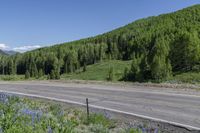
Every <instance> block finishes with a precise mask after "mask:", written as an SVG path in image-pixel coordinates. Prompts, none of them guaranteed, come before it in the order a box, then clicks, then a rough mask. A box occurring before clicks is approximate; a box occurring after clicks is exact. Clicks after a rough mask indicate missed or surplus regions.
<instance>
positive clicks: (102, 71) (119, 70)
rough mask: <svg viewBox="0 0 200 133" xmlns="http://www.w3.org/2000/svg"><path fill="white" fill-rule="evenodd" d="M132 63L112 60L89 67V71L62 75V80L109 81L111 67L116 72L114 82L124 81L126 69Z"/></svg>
mask: <svg viewBox="0 0 200 133" xmlns="http://www.w3.org/2000/svg"><path fill="white" fill-rule="evenodd" d="M130 65H131V61H120V60H111V61H102V62H100V63H96V64H94V65H88V66H87V71H85V72H82V69H81V70H78V71H76V72H75V73H68V74H64V75H61V79H80V80H103V81H107V78H108V72H109V70H110V66H112V67H113V69H114V70H115V72H114V78H113V81H118V80H121V79H122V76H123V72H124V69H125V67H130Z"/></svg>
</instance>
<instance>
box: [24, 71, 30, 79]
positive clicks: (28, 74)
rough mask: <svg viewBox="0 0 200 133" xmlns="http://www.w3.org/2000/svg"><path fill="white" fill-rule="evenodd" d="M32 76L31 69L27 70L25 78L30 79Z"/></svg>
mask: <svg viewBox="0 0 200 133" xmlns="http://www.w3.org/2000/svg"><path fill="white" fill-rule="evenodd" d="M29 78H30V73H29V71H28V70H27V71H26V73H25V79H29Z"/></svg>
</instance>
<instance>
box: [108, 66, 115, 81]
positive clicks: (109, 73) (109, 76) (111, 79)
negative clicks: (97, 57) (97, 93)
mask: <svg viewBox="0 0 200 133" xmlns="http://www.w3.org/2000/svg"><path fill="white" fill-rule="evenodd" d="M107 80H108V81H113V80H114V68H113V67H110V69H109V72H108V78H107Z"/></svg>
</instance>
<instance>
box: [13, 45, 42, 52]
mask: <svg viewBox="0 0 200 133" xmlns="http://www.w3.org/2000/svg"><path fill="white" fill-rule="evenodd" d="M37 48H41V46H40V45H28V46H20V47H16V48H13V50H14V51H18V52H26V51H29V50H33V49H37Z"/></svg>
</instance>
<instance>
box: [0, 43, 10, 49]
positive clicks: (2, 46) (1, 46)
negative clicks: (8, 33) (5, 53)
mask: <svg viewBox="0 0 200 133" xmlns="http://www.w3.org/2000/svg"><path fill="white" fill-rule="evenodd" d="M7 48H9V47H8V46H7V45H6V44H3V43H0V49H3V50H5V49H7Z"/></svg>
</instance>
